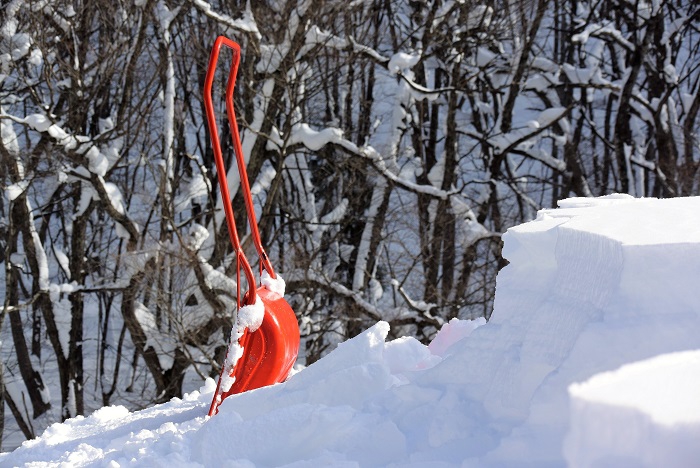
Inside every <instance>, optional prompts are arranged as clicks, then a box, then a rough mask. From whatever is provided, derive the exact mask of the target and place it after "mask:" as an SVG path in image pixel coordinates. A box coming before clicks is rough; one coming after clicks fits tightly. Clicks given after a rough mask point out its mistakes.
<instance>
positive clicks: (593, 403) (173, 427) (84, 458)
mask: <svg viewBox="0 0 700 468" xmlns="http://www.w3.org/2000/svg"><path fill="white" fill-rule="evenodd" d="M504 242H505V246H504V255H505V257H506V258H507V259H508V260H509V261H510V265H509V266H507V267H506V268H505V269H504V270H503V271H501V273H500V274H499V277H498V286H497V292H496V303H495V310H494V313H493V316H492V318H491V320H490V322H489V323H488V324H486V325H483V326H478V327H477V325H479V323H477V322H462V321H457V320H455V321H452V322H450V323H449V324H448V325H446V326H445V327H444V328H443V330H441V332H440V334H438V336H437V338H436V339H435V340H434V341H433V343H432V344H431V345H430V347H425V346H423V345H421V344H420V343H418V342H417V341H416V340H414V339H412V338H401V339H399V340H394V341H391V342H385V337H386V334H387V331H388V325H387V324H386V323H383V322H380V323H378V324H377V325H375V326H374V327H373V328H371V329H370V330H368V331H366V332H365V333H363V334H362V335H360V336H358V337H357V338H355V339H353V340H350V341H348V342H346V343H344V344H342V345H341V346H340V347H339V348H338V349H337V350H335V351H334V352H333V353H331V354H330V355H329V356H327V357H326V358H324V359H322V360H320V361H319V362H317V363H315V364H313V365H312V366H310V367H308V368H306V369H305V370H303V371H301V372H299V373H298V374H296V375H294V376H293V377H292V378H291V379H289V380H288V381H287V382H286V383H284V384H281V385H277V386H274V387H268V388H264V389H260V390H257V391H253V392H249V393H247V394H243V395H238V396H235V397H231V398H228V399H227V400H226V401H225V402H224V403H223V405H222V406H221V409H220V413H219V414H218V415H217V416H215V417H213V418H211V419H208V418H205V416H204V415H205V414H206V411H207V408H208V405H209V403H210V400H211V396H212V392H213V390H214V383H213V382H212V381H209V382H208V383H207V385H205V386H204V387H203V389H202V390H201V393H200V392H195V393H193V394H190V395H189V396H187V397H186V398H184V399H183V400H181V401H180V400H173V401H171V402H169V403H166V404H164V405H160V406H157V407H153V408H149V409H147V410H143V411H140V412H136V413H129V412H128V411H127V410H126V409H124V408H122V407H109V408H103V409H101V410H99V411H97V412H96V413H94V414H93V415H92V416H90V417H88V418H75V419H73V420H71V421H67V422H66V423H64V424H56V425H54V426H51V427H50V428H49V429H47V431H46V432H45V433H44V434H43V435H42V437H41V438H39V439H37V440H34V441H30V442H26V443H25V444H24V445H23V446H22V447H20V448H19V449H17V450H16V451H14V452H12V453H10V454H4V455H0V465H3V466H5V465H7V466H10V465H22V464H25V463H27V462H30V461H50V462H53V463H56V464H58V463H60V462H65V463H67V464H68V465H69V466H81V465H84V464H92V463H94V464H98V465H105V466H115V467H116V466H166V465H169V466H172V467H175V466H200V465H205V466H224V465H225V466H253V465H259V466H274V465H285V464H293V466H319V465H322V464H329V463H330V464H333V465H348V466H356V465H357V464H359V465H363V466H369V465H377V466H385V465H389V464H392V463H396V464H398V465H401V466H407V465H411V464H414V465H415V466H425V465H426V464H427V463H429V462H441V463H443V464H447V465H459V464H463V466H489V465H491V466H538V467H540V466H548V465H550V466H563V465H565V464H566V463H567V462H568V463H569V464H571V465H573V466H588V465H589V464H595V463H603V464H605V463H612V464H615V462H620V461H623V462H624V463H625V464H626V465H644V464H648V463H652V464H653V463H657V462H659V461H662V462H663V461H664V460H668V458H667V457H668V456H669V454H668V453H666V452H664V449H663V447H664V446H672V445H673V444H682V443H683V442H684V441H688V440H692V439H693V438H695V440H697V434H698V428H699V427H700V408H698V405H697V404H694V405H693V404H691V403H687V404H686V403H682V401H683V400H675V401H676V404H675V405H670V404H669V405H665V404H658V405H657V404H656V403H657V402H661V401H662V400H663V398H667V397H668V395H673V394H675V393H678V391H679V389H680V387H688V388H685V389H683V391H687V392H690V393H689V394H691V395H692V394H695V395H697V394H700V379H683V378H682V375H683V373H684V372H690V371H691V370H692V369H696V370H695V371H694V372H696V373H697V367H698V363H697V360H698V355H697V354H696V353H692V352H691V353H680V354H672V355H670V356H660V357H658V358H656V359H660V360H662V361H655V360H653V359H652V361H648V362H646V363H639V364H636V365H634V366H626V367H623V368H621V369H619V370H618V368H620V366H623V365H625V364H630V363H634V362H636V361H640V360H644V359H649V358H653V357H655V356H659V355H662V354H665V353H672V352H676V351H684V350H694V349H700V293H699V292H698V285H700V199H698V198H686V199H672V200H656V199H642V200H635V199H631V198H629V197H625V196H610V197H604V198H599V199H570V200H565V201H563V202H561V203H560V209H557V210H544V211H542V212H540V214H539V216H538V218H537V220H536V221H533V222H531V223H527V224H524V225H521V226H518V227H516V228H513V229H511V230H509V231H508V233H507V234H506V235H505V236H504ZM664 360H665V361H664ZM659 362H661V363H663V362H667V363H669V364H668V365H669V366H673V365H675V366H676V367H675V369H676V371H677V373H676V374H675V375H676V376H677V377H678V378H675V379H673V378H669V375H670V374H669V372H671V373H672V371H668V372H666V371H664V369H666V368H667V366H666V365H664V364H659ZM650 363H651V364H650ZM693 366H695V367H693ZM605 372H612V373H609V374H603V375H602V376H596V374H600V373H605ZM639 373H641V374H643V376H644V378H641V377H639V375H638V374H639ZM660 382H661V383H663V385H660ZM642 387H643V388H649V389H650V390H649V392H650V393H648V392H646V391H644V390H643V388H642ZM569 388H571V395H572V396H571V397H570V391H569ZM640 389H642V390H640ZM612 395H615V397H614V398H613V397H612ZM627 395H629V397H627ZM664 401H665V400H664ZM678 405H683V406H684V408H681V409H680V411H679V408H678ZM683 410H685V411H683ZM679 413H683V414H684V417H683V418H679V417H678V415H679ZM570 415H571V416H570ZM592 415H593V416H592ZM606 432H607V433H617V434H618V435H619V437H620V438H619V439H618V440H621V441H624V443H625V444H626V446H625V449H624V450H622V451H620V450H617V449H616V448H615V445H614V444H612V445H611V444H607V445H606V443H605V440H606V439H605V435H604V434H605V433H606ZM659 434H660V435H662V436H663V437H664V438H665V439H663V440H664V444H662V445H657V446H654V445H653V444H648V437H651V436H654V435H659ZM669 444H670V445H669ZM616 450H617V451H616ZM674 456H677V458H675V459H673V462H674V463H676V466H682V465H683V464H684V463H685V464H688V465H690V464H691V463H693V462H694V461H695V460H697V458H696V456H697V452H693V451H692V450H690V449H688V450H686V451H685V452H680V455H678V453H676V454H675V455H674ZM678 457H679V458H678ZM662 464H663V463H662ZM36 466H40V465H36Z"/></svg>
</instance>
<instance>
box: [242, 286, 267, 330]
mask: <svg viewBox="0 0 700 468" xmlns="http://www.w3.org/2000/svg"><path fill="white" fill-rule="evenodd" d="M264 317H265V305H264V304H263V301H262V299H260V296H258V295H257V294H256V295H255V303H254V304H250V305H246V306H243V307H241V308H240V309H239V310H238V318H237V319H236V328H237V330H238V332H239V333H241V332H243V330H245V329H246V328H247V329H248V330H249V331H251V332H254V331H255V330H257V329H258V328H260V325H262V321H263V318H264Z"/></svg>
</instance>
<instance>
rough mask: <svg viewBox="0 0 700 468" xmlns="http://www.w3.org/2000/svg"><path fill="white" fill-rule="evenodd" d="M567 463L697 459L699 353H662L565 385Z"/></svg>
mask: <svg viewBox="0 0 700 468" xmlns="http://www.w3.org/2000/svg"><path fill="white" fill-rule="evenodd" d="M569 393H570V394H571V398H572V405H571V420H572V425H571V427H572V430H571V432H570V433H569V434H568V437H567V439H566V443H565V448H564V454H565V457H566V459H567V460H568V461H569V464H570V465H571V466H610V465H613V464H620V463H621V462H622V461H624V463H625V464H626V465H627V466H691V465H692V464H693V462H694V461H697V460H700V445H698V444H697V440H698V438H699V437H700V400H699V399H698V395H699V394H700V351H697V350H695V351H684V352H678V353H670V354H664V355H661V356H657V357H654V358H651V359H647V360H644V361H640V362H636V363H633V364H627V365H624V366H622V367H621V368H620V369H618V370H616V371H612V372H606V373H603V374H598V375H596V376H594V377H592V378H591V379H589V380H588V381H586V382H584V383H581V384H574V385H572V386H571V387H569Z"/></svg>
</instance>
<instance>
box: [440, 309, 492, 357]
mask: <svg viewBox="0 0 700 468" xmlns="http://www.w3.org/2000/svg"><path fill="white" fill-rule="evenodd" d="M485 324H486V319H485V318H483V317H481V318H478V319H476V320H469V321H467V320H458V319H456V318H453V319H452V320H450V321H449V322H448V323H446V324H444V325H443V326H442V327H441V328H440V331H438V334H437V335H436V336H435V338H433V341H431V342H430V344H429V345H428V349H429V350H430V352H431V353H433V354H435V355H436V356H443V357H444V356H445V355H446V353H447V351H448V350H449V349H450V348H451V347H452V345H454V344H455V343H457V342H458V341H460V340H463V339H464V338H466V337H468V336H469V335H471V333H472V332H473V331H474V330H476V329H477V328H478V327H480V326H482V325H485Z"/></svg>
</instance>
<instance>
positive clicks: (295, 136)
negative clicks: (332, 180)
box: [268, 123, 458, 200]
mask: <svg viewBox="0 0 700 468" xmlns="http://www.w3.org/2000/svg"><path fill="white" fill-rule="evenodd" d="M295 144H303V145H304V146H306V147H307V148H308V149H310V150H312V151H318V150H320V149H321V148H323V147H324V146H326V145H328V144H334V145H336V146H339V147H340V148H343V149H344V150H346V151H347V152H348V153H350V154H352V155H354V156H360V157H361V158H363V159H366V160H367V161H369V162H370V163H371V164H372V166H373V167H374V168H375V169H376V170H377V172H379V174H381V175H382V176H383V177H385V178H386V179H388V180H390V181H392V182H394V183H395V184H396V185H398V186H399V187H401V188H403V189H405V190H408V191H410V192H414V193H420V194H424V195H430V196H432V197H435V198H439V199H442V200H447V199H448V198H449V197H451V196H453V195H456V194H457V193H458V191H457V190H453V191H452V190H451V191H447V190H442V189H439V188H437V187H435V186H432V185H421V184H416V183H415V182H411V181H410V180H406V179H404V178H402V177H401V176H400V175H399V174H396V173H394V172H392V171H391V170H390V169H389V168H388V167H387V164H386V158H385V157H383V156H382V155H381V154H380V153H379V152H378V151H377V150H376V149H375V148H374V147H372V146H370V145H366V146H357V145H356V144H355V143H353V142H351V141H350V140H348V139H346V138H345V137H344V136H343V131H342V130H340V129H339V128H335V127H327V128H325V129H323V130H321V131H316V130H313V129H312V128H311V127H310V126H309V125H308V124H306V123H302V124H296V125H294V127H293V128H292V131H291V132H290V135H289V137H288V138H287V139H286V141H284V140H283V139H282V137H281V135H280V134H279V133H276V134H275V135H274V136H273V138H271V139H270V142H269V146H268V149H273V148H274V146H277V148H276V149H278V150H279V149H281V148H282V147H284V146H291V145H295Z"/></svg>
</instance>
